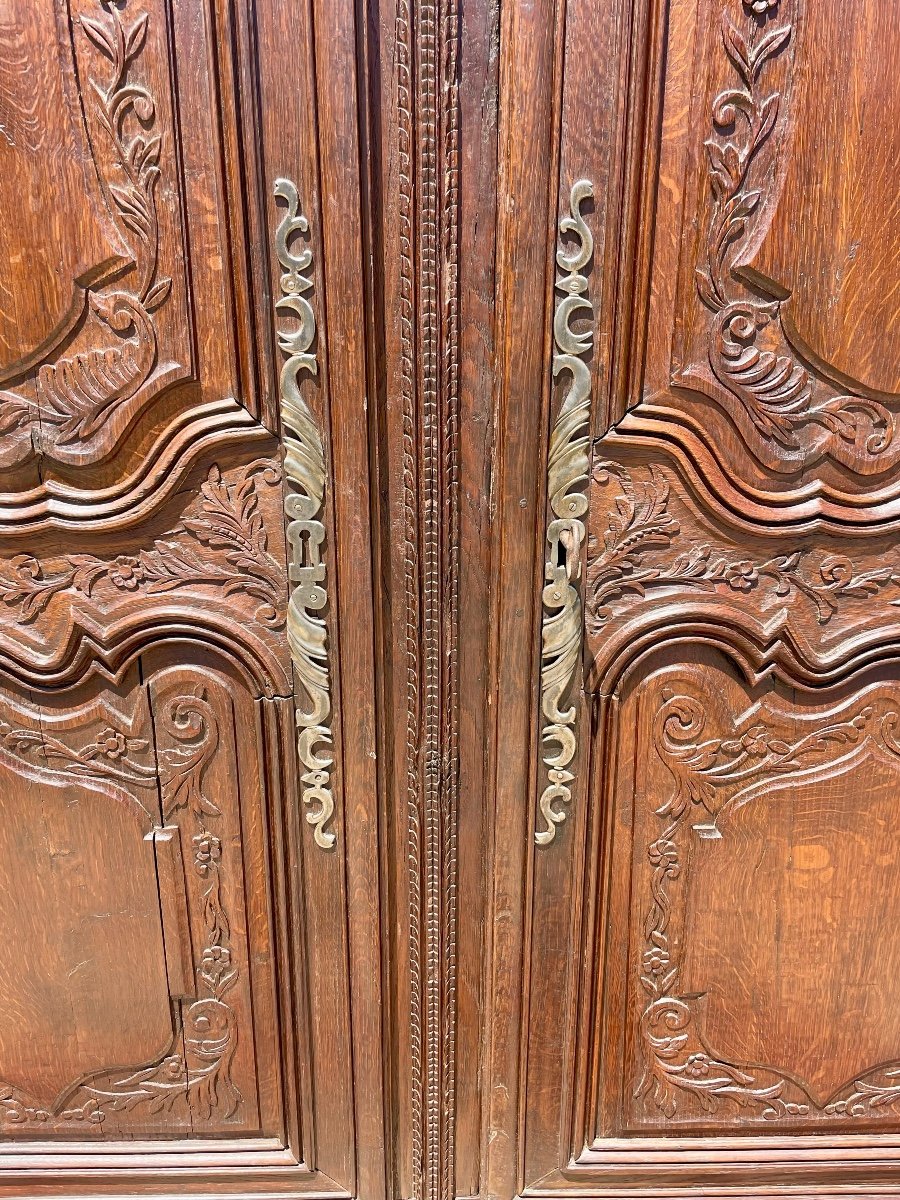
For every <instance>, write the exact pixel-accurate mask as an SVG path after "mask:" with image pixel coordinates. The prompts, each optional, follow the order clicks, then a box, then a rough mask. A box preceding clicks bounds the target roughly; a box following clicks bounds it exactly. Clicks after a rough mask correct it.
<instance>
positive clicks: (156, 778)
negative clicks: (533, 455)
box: [0, 0, 385, 1196]
mask: <svg viewBox="0 0 900 1200" xmlns="http://www.w3.org/2000/svg"><path fill="white" fill-rule="evenodd" d="M285 16H286V12H285V10H281V9H279V10H278V11H276V9H275V6H262V8H261V10H260V11H259V12H257V11H256V8H255V6H254V5H253V4H251V3H247V4H240V5H237V6H234V5H230V4H219V3H218V2H217V0H209V2H207V0H197V2H196V3H194V2H193V0H189V3H187V4H182V3H178V4H172V3H169V2H168V0H147V2H146V3H144V2H143V0H83V2H82V0H69V2H63V3H56V2H55V0H54V2H50V0H35V2H34V3H31V2H30V0H29V2H28V3H26V2H25V0H21V2H19V0H16V2H15V3H13V4H12V5H6V6H5V7H4V8H3V11H2V13H0V147H2V148H0V154H2V156H3V159H2V165H3V168H4V169H3V171H2V178H3V183H2V184H0V191H2V192H3V197H4V203H3V205H2V207H3V210H4V214H5V215H4V219H3V220H2V222H0V227H2V228H0V242H2V247H3V251H4V253H3V259H4V263H3V267H2V268H0V272H2V278H0V347H2V353H0V389H2V390H0V471H2V483H0V493H2V495H0V774H2V776H3V780H2V792H3V796H4V800H3V809H4V821H3V833H2V835H0V893H2V896H0V925H2V930H3V937H4V947H5V954H4V966H3V968H2V970H0V1000H2V1006H3V1009H4V1011H5V1012H6V1014H7V1020H6V1022H5V1027H4V1032H3V1034H2V1038H0V1142H2V1144H0V1193H2V1194H3V1195H11V1196H12V1195H19V1196H27V1195H34V1194H36V1192H37V1191H42V1192H44V1193H45V1194H60V1195H62V1194H68V1195H71V1194H92V1195H100V1194H125V1193H126V1192H130V1193H132V1194H137V1193H138V1192H140V1193H142V1194H154V1193H155V1194H162V1193H169V1192H171V1189H172V1188H173V1187H177V1189H178V1190H179V1191H183V1192H185V1193H186V1194H198V1193H199V1194H207V1195H209V1194H218V1193H219V1191H220V1190H221V1192H222V1194H242V1195H248V1196H249V1195H256V1194H263V1193H265V1194H272V1193H273V1191H277V1192H278V1193H279V1194H281V1195H300V1194H305V1193H308V1192H314V1193H315V1194H318V1195H336V1196H351V1195H356V1194H358V1192H359V1191H361V1190H365V1192H366V1194H367V1195H372V1196H377V1195H380V1194H383V1186H384V1178H385V1165H384V1154H383V1150H382V1149H381V1148H380V1147H379V1144H378V1140H377V1139H376V1138H375V1137H373V1136H372V1132H371V1130H372V1128H374V1127H378V1126H382V1127H383V1117H382V1105H383V1096H384V1090H385V1085H384V1080H383V1077H382V1075H383V1068H382V1064H381V1062H380V1059H379V1053H380V1050H379V1047H380V1023H381V1007H380V1006H381V999H380V987H379V980H378V964H379V962H380V950H379V916H380V914H379V902H378V856H377V842H376V841H375V840H374V837H372V836H367V835H366V831H365V827H366V823H367V822H370V823H373V824H375V825H376V827H377V815H376V814H377V808H376V794H375V789H374V786H371V780H372V776H373V772H374V768H373V761H372V760H373V757H374V751H373V742H374V731H373V727H372V715H371V711H370V710H367V708H366V704H365V700H364V698H365V697H373V696H374V692H375V687H374V678H373V670H374V665H373V658H372V643H373V638H374V632H373V621H372V617H371V604H372V599H371V594H370V590H371V578H370V570H371V562H370V553H369V549H368V544H367V538H368V537H369V527H370V515H369V501H368V486H369V484H368V470H367V462H368V440H367V427H366V424H365V420H363V423H362V424H361V425H360V423H359V412H360V408H359V407H358V406H357V403H356V393H354V391H353V390H352V387H353V386H358V384H359V380H360V379H361V378H362V373H361V372H360V370H359V365H358V363H356V362H352V361H349V360H348V355H347V351H346V346H347V344H348V338H349V337H350V334H349V331H350V330H353V329H356V328H357V327H358V322H357V319H356V317H355V316H354V314H353V311H352V302H351V303H348V305H347V306H346V307H342V306H341V304H340V303H339V297H340V295H341V292H342V290H344V291H345V292H347V293H348V294H349V288H348V281H347V280H346V279H342V275H341V270H340V267H339V263H338V260H337V259H336V258H335V257H334V255H333V254H332V250H333V247H334V245H335V244H337V243H340V244H342V245H344V246H351V245H352V244H353V241H354V238H355V239H356V244H357V245H359V238H360V228H361V222H362V220H363V210H362V207H361V204H360V203H357V204H356V206H355V207H354V206H353V205H349V206H348V207H347V208H346V209H345V210H344V211H343V213H342V214H341V215H340V217H339V218H338V219H335V218H334V217H333V216H331V215H329V216H328V217H323V213H322V209H321V207H320V204H319V192H318V186H319V185H318V179H319V176H320V173H322V172H325V173H328V172H334V171H345V172H347V174H348V175H349V176H350V177H351V178H352V179H354V180H356V185H357V187H358V186H359V170H358V167H355V166H353V167H351V163H350V161H349V160H347V159H346V158H345V149H346V133H347V130H348V129H354V130H355V129H356V128H357V116H358V114H357V110H356V99H355V94H354V93H353V91H352V89H351V90H350V93H349V94H350V95H351V96H353V97H354V98H353V101H352V104H351V105H350V107H349V108H348V107H346V105H345V103H344V101H345V97H344V96H343V94H341V95H340V96H339V98H338V101H337V103H334V102H333V100H331V99H329V97H332V98H333V97H335V95H336V93H335V91H334V88H333V87H332V83H331V81H330V72H332V71H334V72H338V73H340V74H341V78H342V80H343V79H344V78H346V74H345V73H346V71H347V69H348V65H349V69H350V70H352V69H353V67H354V63H355V54H354V52H353V50H352V49H351V47H352V46H353V42H354V39H355V32H354V30H355V26H354V17H353V13H352V12H345V13H340V12H339V11H338V9H337V7H336V6H331V10H330V23H331V25H332V27H333V29H334V30H336V32H337V34H338V35H339V36H340V37H343V39H344V50H343V52H342V53H337V52H336V51H335V49H334V45H333V44H331V45H330V46H329V56H328V63H327V65H321V64H320V66H319V69H318V75H317V74H316V69H315V67H314V61H315V59H316V58H317V57H318V56H319V53H320V52H319V50H318V48H317V47H316V46H315V45H314V39H313V34H312V31H313V29H314V21H313V16H312V14H311V12H308V11H306V10H304V11H303V12H302V13H301V12H300V11H299V10H293V11H292V13H291V14H290V16H291V37H290V38H285V36H284V30H283V29H282V23H283V21H284V20H285ZM318 19H319V20H320V21H321V20H322V19H323V18H322V16H321V14H320V17H319V18H318ZM298 45H299V46H301V47H302V51H301V52H300V54H299V55H298V51H297V46H298ZM286 73H289V74H290V78H291V87H292V89H293V95H294V97H295V99H296V108H295V109H294V110H292V111H291V112H290V113H284V112H283V111H282V106H281V105H280V103H277V99H278V97H280V96H281V94H282V81H283V79H284V77H285V74H286ZM319 89H321V91H320V90H319ZM317 112H318V113H319V114H320V115H321V119H322V123H323V129H322V132H321V134H320V133H319V130H318V127H317V118H316V115H315V114H316V113H317ZM310 113H312V114H313V115H312V116H311V117H310V116H309V114H310ZM17 208H18V209H19V210H20V212H21V219H20V220H16V219H15V218H14V216H13V214H14V212H15V210H16V209H17ZM326 251H327V256H326ZM354 282H355V280H354ZM326 294H327V295H329V296H330V297H331V298H332V299H333V300H334V302H335V311H334V312H333V313H332V314H330V316H328V317H326V313H327V309H326V304H325V296H326ZM345 377H346V378H349V379H350V381H351V385H352V386H351V387H349V388H348V387H343V386H342V387H341V388H336V387H335V386H333V384H332V379H335V380H337V381H341V380H343V379H344V378H345ZM363 415H364V410H363ZM341 589H344V595H345V596H346V597H347V599H346V600H343V599H342V593H341ZM367 605H368V609H367ZM367 612H368V615H367ZM345 692H346V694H347V695H348V696H349V697H350V701H349V705H348V703H345V701H344V695H345ZM345 712H346V713H349V716H348V718H347V720H346V722H345V720H344V714H345ZM347 811H352V812H353V813H354V815H355V816H356V823H355V825H354V826H353V827H351V828H347V827H346V825H345V813H346V812H347ZM376 836H377V834H376ZM361 895H362V896H363V899H361ZM373 897H374V900H373ZM373 962H374V963H375V964H376V969H375V970H373V969H372V963H373ZM379 1181H380V1182H379Z"/></svg>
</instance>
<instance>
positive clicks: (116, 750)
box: [0, 688, 242, 1128]
mask: <svg viewBox="0 0 900 1200" xmlns="http://www.w3.org/2000/svg"><path fill="white" fill-rule="evenodd" d="M160 721H161V725H162V728H163V729H164V731H165V732H166V733H168V734H169V735H170V736H171V737H173V738H174V739H176V741H177V742H178V743H179V744H178V745H177V746H175V747H173V748H171V749H166V750H163V751H162V752H161V753H160V756H159V758H160V762H159V778H160V785H161V795H162V808H163V820H164V821H166V822H169V821H171V819H172V818H173V817H175V815H176V814H177V813H179V812H180V811H181V810H184V811H185V812H186V813H188V814H189V815H190V817H191V819H192V824H193V834H192V836H191V841H190V845H191V848H192V850H193V861H192V869H193V871H194V873H195V874H196V876H197V877H198V880H199V881H200V887H201V910H202V914H203V925H204V939H203V945H202V947H201V949H200V954H199V956H198V959H197V963H196V977H197V993H196V999H194V1000H192V1001H188V1002H183V1003H182V1005H181V1013H180V1016H179V1021H178V1026H177V1028H176V1030H175V1033H174V1036H173V1039H172V1043H171V1046H170V1048H169V1050H168V1052H167V1053H166V1054H165V1055H164V1056H163V1058H161V1059H160V1060H159V1061H158V1062H155V1063H152V1064H150V1065H149V1066H146V1067H141V1068H139V1069H138V1070H133V1069H132V1070H124V1071H123V1070H116V1071H113V1072H110V1071H102V1072H97V1073H95V1074H94V1075H92V1076H91V1077H90V1078H89V1079H87V1080H86V1081H85V1082H83V1083H81V1084H79V1085H78V1086H77V1087H76V1088H75V1089H74V1090H73V1091H72V1092H71V1093H69V1095H68V1097H67V1099H66V1100H65V1101H64V1106H63V1107H62V1108H61V1109H60V1111H58V1112H50V1111H49V1110H47V1109H45V1108H41V1107H38V1106H36V1105H33V1104H30V1103H29V1101H28V1099H27V1097H24V1096H23V1095H22V1094H21V1093H20V1092H19V1091H18V1090H17V1089H15V1088H12V1087H10V1086H9V1085H4V1084H0V1126H8V1127H11V1128H16V1127H22V1126H26V1125H29V1124H32V1123H34V1124H38V1125H44V1124H47V1123H48V1122H51V1121H53V1120H54V1119H58V1120H61V1121H63V1122H67V1123H72V1124H75V1125H77V1124H94V1125H97V1124H102V1122H103V1121H105V1120H107V1118H108V1117H109V1116H110V1114H112V1113H125V1112H133V1111H135V1110H143V1111H145V1112H146V1113H147V1114H148V1115H158V1114H160V1113H168V1112H172V1111H173V1110H174V1109H175V1108H176V1107H180V1106H186V1107H187V1108H188V1109H189V1110H190V1112H191V1113H192V1115H194V1116H195V1117H197V1118H199V1119H200V1120H201V1121H208V1120H209V1119H210V1117H211V1116H212V1114H213V1112H216V1113H219V1114H221V1115H222V1116H223V1117H224V1118H225V1119H228V1118H229V1117H231V1116H233V1115H234V1114H235V1112H236V1111H237V1109H238V1107H239V1105H240V1103H241V1100H242V1096H241V1093H240V1091H239V1090H238V1088H237V1086H236V1084H235V1083H234V1082H233V1080H232V1078H231V1066H232V1060H233V1058H234V1054H235V1050H236V1047H237V1025H236V1019H235V1013H234V1010H233V1009H232V1008H231V1006H230V1005H229V1004H228V1002H227V999H226V997H227V995H228V993H229V991H230V990H231V989H232V987H233V986H234V984H235V982H236V981H237V978H238V971H237V968H236V967H235V966H234V963H233V961H232V953H231V946H230V925H229V920H228V916H227V913H226V911H225V908H224V906H223V903H222V892H221V864H222V858H223V854H224V849H223V845H222V841H221V839H220V838H218V837H217V836H216V835H215V833H214V832H213V831H212V830H211V829H210V822H211V821H214V820H215V819H216V818H219V817H221V815H222V814H221V810H220V809H219V807H218V805H216V804H215V803H214V802H213V801H212V800H211V799H210V798H209V796H208V795H207V794H206V792H205V791H204V776H205V773H206V771H207V768H208V767H209V764H210V762H211V761H212V758H213V756H214V754H215V752H216V750H217V748H218V745H219V726H218V722H217V720H216V716H215V713H214V712H213V710H212V708H211V706H210V705H209V703H208V702H207V700H206V697H205V694H204V692H203V691H202V689H199V688H198V689H197V690H196V691H195V692H193V693H190V694H187V695H183V696H179V697H177V698H176V699H174V700H173V701H171V702H170V703H169V704H168V705H167V706H166V708H165V709H164V710H163V712H162V714H161V716H160ZM0 736H2V739H3V741H4V744H6V743H7V742H8V741H10V740H12V741H13V742H14V743H15V745H16V748H17V749H18V750H19V752H20V753H21V754H29V753H30V751H31V750H32V749H33V746H34V743H33V740H32V739H34V738H37V739H39V740H41V741H43V742H44V743H45V749H44V751H43V752H42V753H43V755H44V756H45V757H46V758H48V759H50V758H58V759H60V760H61V761H63V762H65V764H66V769H67V770H71V769H73V767H74V769H75V771H76V773H79V774H90V775H93V776H94V777H97V778H115V779H117V780H118V781H120V782H140V783H144V784H146V783H147V782H148V771H149V773H150V778H151V779H155V777H156V773H157V772H156V769H155V768H152V769H151V768H144V767H142V766H140V765H139V764H137V763H135V762H133V761H131V760H129V758H128V757H127V756H128V755H129V754H130V753H131V752H133V751H137V750H140V749H144V748H146V745H147V743H146V742H145V741H143V740H142V739H135V738H129V739H126V738H125V737H124V735H123V734H121V733H120V732H119V731H118V730H114V729H108V730H105V731H103V732H102V733H101V734H100V735H99V736H98V737H97V739H96V741H95V742H94V743H92V744H91V745H89V746H87V747H84V748H83V749H82V750H80V751H78V752H73V751H70V750H69V749H68V748H66V747H61V746H60V747H56V746H55V745H52V744H51V746H50V747H46V735H44V738H43V739H41V735H40V734H33V735H28V734H27V732H26V731H21V730H16V731H11V732H9V731H7V730H3V729H0Z"/></svg>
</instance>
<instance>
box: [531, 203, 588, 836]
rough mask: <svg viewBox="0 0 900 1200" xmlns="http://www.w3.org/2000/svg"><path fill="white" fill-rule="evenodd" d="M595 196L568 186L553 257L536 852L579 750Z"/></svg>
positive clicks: (554, 818) (552, 826)
mask: <svg viewBox="0 0 900 1200" xmlns="http://www.w3.org/2000/svg"><path fill="white" fill-rule="evenodd" d="M593 194H594V192H593V187H592V186H591V184H590V183H589V182H588V181H587V180H585V179H581V180H579V181H578V182H577V183H575V184H573V186H572V191H571V195H570V200H569V215H568V216H564V217H561V218H560V222H559V238H560V245H559V248H558V249H557V252H556V261H557V264H558V265H559V267H560V268H561V269H562V270H564V271H565V272H566V274H565V275H564V276H563V277H562V278H561V279H558V280H557V282H556V288H557V290H558V291H560V292H562V293H564V295H563V298H562V299H561V300H559V301H558V303H557V306H556V313H555V315H554V318H553V337H554V341H555V343H556V353H555V354H554V356H553V375H554V378H555V377H557V376H559V375H561V374H562V373H563V372H564V371H568V372H569V375H570V376H571V383H570V387H569V391H568V392H567V394H566V396H565V398H564V399H563V401H562V403H561V404H560V406H559V411H558V412H557V414H556V418H555V420H554V422H553V428H552V430H551V432H550V448H549V453H548V458H547V492H548V495H549V502H550V510H551V512H552V514H553V519H552V520H551V521H550V522H549V523H548V525H547V543H548V545H549V553H548V556H547V561H546V563H545V566H544V579H545V581H546V582H545V586H544V590H543V593H542V599H543V602H544V613H543V618H542V623H541V712H542V713H543V717H544V726H543V730H542V733H541V738H542V741H543V743H544V748H545V752H544V765H545V766H546V767H547V780H548V782H547V786H546V787H545V788H544V790H543V792H542V793H541V798H540V802H539V807H540V812H541V816H542V817H543V818H544V822H545V828H544V829H539V830H537V831H536V832H535V835H534V840H535V842H536V843H537V844H538V845H539V846H546V845H549V844H550V842H552V841H553V839H554V838H555V837H556V827H557V825H559V824H560V823H561V822H562V821H564V820H565V819H566V812H565V810H563V809H559V808H557V807H556V805H557V804H568V803H569V802H570V801H571V799H572V790H571V787H570V784H571V782H572V780H573V779H574V775H573V774H572V772H571V770H570V769H569V767H570V764H571V762H572V760H573V758H574V757H575V754H576V751H577V748H578V743H577V732H576V722H577V716H578V710H577V708H576V706H575V705H574V704H573V705H572V706H571V707H569V708H566V709H562V708H561V707H560V705H561V704H562V703H563V700H564V698H565V697H566V696H567V695H568V693H569V691H570V689H571V687H572V682H573V680H574V679H575V676H576V672H577V671H578V668H579V665H580V663H581V649H582V617H581V595H580V592H579V587H580V578H581V546H582V543H583V542H584V533H585V530H584V522H583V521H582V520H581V518H582V517H583V516H584V514H585V513H586V512H587V510H588V498H587V496H586V494H585V492H584V488H585V485H586V484H587V482H588V479H589V472H590V457H589V448H590V436H589V434H588V428H589V425H590V415H591V373H590V369H589V368H588V365H587V363H586V361H585V358H584V356H585V355H587V354H589V353H590V350H591V348H592V346H593V343H594V331H593V317H594V307H593V304H592V303H591V301H590V300H588V299H587V297H586V295H585V293H586V291H587V286H588V281H587V278H586V276H585V275H584V274H582V272H583V271H584V270H585V269H586V268H587V266H588V263H589V262H590V259H591V255H592V254H593V251H594V242H593V238H592V236H591V231H590V229H589V228H588V226H587V224H586V223H585V221H584V218H583V217H582V215H581V205H582V204H583V203H584V201H585V200H587V199H589V198H590V197H591V196H593ZM567 234H574V235H575V236H576V238H577V240H578V245H577V247H576V248H575V249H574V250H573V251H571V252H568V253H567V252H566V247H565V245H564V243H563V239H564V237H565V236H566V235H567ZM579 314H581V315H583V316H586V317H588V318H589V319H590V322H591V324H590V325H589V327H588V328H587V329H586V330H584V331H581V332H577V333H576V332H575V331H574V330H573V329H572V328H571V321H572V319H573V318H574V317H576V316H578V315H579Z"/></svg>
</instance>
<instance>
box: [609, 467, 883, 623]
mask: <svg viewBox="0 0 900 1200" xmlns="http://www.w3.org/2000/svg"><path fill="white" fill-rule="evenodd" d="M593 478H594V479H595V480H596V482H597V483H599V484H601V485H604V486H605V485H607V484H608V483H609V482H610V480H611V479H613V478H615V479H617V480H618V481H619V485H620V487H619V494H618V495H617V496H616V499H615V502H614V506H613V507H612V509H611V510H610V511H609V513H608V517H607V529H606V532H605V534H604V535H603V541H602V544H601V542H600V540H599V539H598V538H597V537H596V535H594V534H592V535H591V536H590V538H589V543H588V546H589V549H588V560H587V595H588V605H587V609H588V611H587V625H588V628H589V629H590V630H591V632H592V633H595V634H596V633H599V632H600V630H601V629H602V628H603V626H604V625H605V624H606V622H607V621H608V620H609V619H610V617H611V616H612V609H611V607H610V605H611V604H612V602H613V601H615V600H619V599H622V598H624V597H625V596H627V595H629V594H631V595H634V596H639V597H643V596H644V595H645V594H646V593H647V591H648V590H649V589H651V588H661V587H678V588H686V589H693V590H695V591H704V592H720V591H725V592H726V593H727V592H732V593H734V592H737V593H747V592H750V591H753V590H755V589H756V588H761V587H768V588H769V589H770V590H771V591H772V592H773V593H774V595H775V596H778V597H783V598H784V599H785V600H787V599H788V598H789V597H791V596H792V595H795V594H799V595H801V596H803V597H805V598H806V599H807V600H808V601H809V602H810V603H811V604H812V605H813V606H814V607H815V612H816V620H817V621H818V623H819V624H820V625H826V624H827V623H828V622H829V621H830V620H831V618H832V617H833V616H834V615H835V613H836V612H837V611H838V608H839V606H840V603H841V601H842V600H848V599H855V600H863V599H866V598H868V597H869V596H873V595H875V594H876V593H877V592H878V591H880V590H881V589H882V588H887V587H890V586H900V569H898V568H896V567H893V566H881V567H875V568H873V569H872V570H868V571H857V570H856V569H855V568H854V566H853V563H852V562H851V560H850V559H849V558H847V557H846V556H844V555H837V554H832V555H828V556H827V557H826V558H824V559H822V561H821V562H820V563H819V565H818V567H817V568H816V569H814V571H813V573H812V574H810V573H809V572H808V571H807V570H806V561H807V557H808V556H807V554H806V552H804V551H802V550H794V551H792V552H791V553H789V554H780V555H775V556H773V557H771V558H766V559H762V560H760V561H756V560H754V559H750V558H740V559H739V558H736V557H730V556H727V555H724V554H721V553H719V552H717V551H715V550H714V549H713V548H712V547H711V546H707V545H702V544H701V545H695V546H691V547H689V548H688V549H686V550H684V551H683V552H681V553H680V554H678V555H676V556H675V557H674V558H667V559H665V560H664V561H662V562H659V561H657V560H655V559H654V558H653V557H652V556H653V554H654V552H655V551H659V550H669V549H671V548H672V547H675V546H677V541H678V538H679V536H680V534H681V527H680V525H679V523H678V521H677V520H676V519H675V517H673V516H672V515H671V513H670V512H669V483H668V480H667V479H666V476H665V475H664V473H663V472H662V471H661V470H660V469H659V468H658V467H656V466H651V467H650V468H649V470H648V474H647V478H646V479H644V480H638V481H636V480H634V479H633V478H632V475H631V473H630V472H629V471H628V470H627V469H626V468H625V467H623V466H621V465H620V464H619V463H615V462H609V461H601V462H598V463H596V464H595V465H594V468H593ZM892 603H893V604H897V603H898V601H892Z"/></svg>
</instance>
